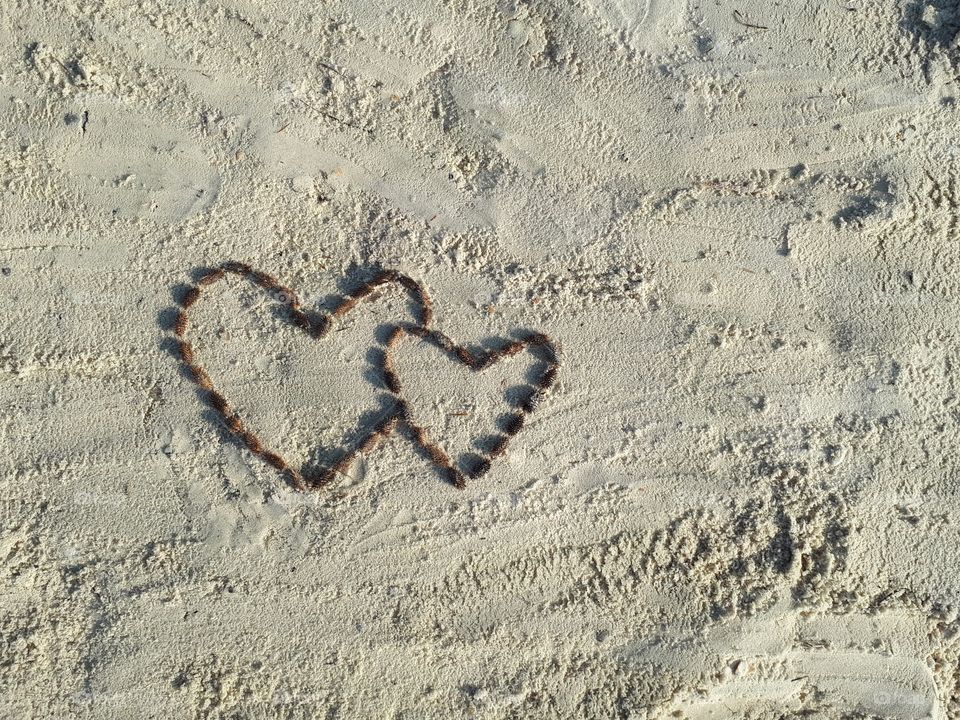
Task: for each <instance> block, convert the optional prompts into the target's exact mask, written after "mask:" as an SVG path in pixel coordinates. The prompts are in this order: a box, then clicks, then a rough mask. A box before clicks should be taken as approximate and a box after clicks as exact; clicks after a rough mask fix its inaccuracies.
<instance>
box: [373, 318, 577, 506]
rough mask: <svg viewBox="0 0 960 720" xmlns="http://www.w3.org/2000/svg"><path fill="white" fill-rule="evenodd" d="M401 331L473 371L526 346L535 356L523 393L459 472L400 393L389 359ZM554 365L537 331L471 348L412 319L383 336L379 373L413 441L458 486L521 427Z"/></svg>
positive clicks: (552, 378) (549, 345)
mask: <svg viewBox="0 0 960 720" xmlns="http://www.w3.org/2000/svg"><path fill="white" fill-rule="evenodd" d="M406 337H417V338H420V339H421V340H424V341H426V342H428V343H430V344H432V345H434V346H436V347H438V348H440V349H441V350H443V351H444V352H445V353H446V354H447V356H448V357H450V358H451V359H452V360H454V361H456V362H458V363H460V364H462V365H465V366H466V367H468V368H470V369H471V370H473V371H474V372H482V371H483V370H486V369H487V368H489V367H491V366H493V365H496V364H497V363H498V362H500V361H501V360H504V359H506V358H509V357H512V356H514V355H516V354H518V353H520V352H523V351H524V350H527V351H530V352H531V353H533V354H534V355H536V356H537V357H538V358H539V360H540V361H541V367H540V369H539V372H537V373H536V374H535V376H534V377H533V378H532V379H531V383H530V384H529V385H528V387H527V389H526V392H525V394H524V397H523V398H522V399H521V400H520V401H519V402H518V403H517V405H516V407H515V409H514V412H512V413H511V414H510V415H509V416H508V417H507V418H506V420H505V421H504V422H503V424H502V426H501V428H500V430H501V432H500V433H498V434H497V436H496V437H495V439H494V440H493V441H492V443H491V444H490V446H489V447H488V448H487V449H486V453H485V454H484V455H477V456H475V459H474V462H473V466H472V467H471V468H470V469H469V470H468V471H467V472H465V473H464V472H463V471H461V470H460V469H459V468H457V467H456V466H455V465H454V463H453V460H452V459H451V458H450V455H449V454H448V453H447V452H446V451H445V450H444V449H443V448H442V447H441V446H440V445H438V444H437V442H436V441H435V440H433V439H431V438H430V436H429V435H428V434H427V431H426V430H425V429H424V428H423V427H422V426H421V425H420V424H418V423H417V421H416V420H415V418H414V413H413V410H412V408H411V407H410V404H409V402H408V401H407V399H406V398H405V397H404V393H403V387H402V385H401V383H400V378H399V376H398V374H397V369H396V366H395V363H394V361H393V352H394V350H395V349H396V347H397V345H399V343H400V342H401V341H402V340H403V339H404V338H406ZM559 369H560V363H559V361H558V359H557V349H556V346H555V345H554V344H553V341H551V340H550V338H548V337H547V336H546V335H544V334H543V333H526V334H525V335H524V336H523V337H521V338H520V339H518V340H513V341H509V342H506V343H505V344H501V346H500V347H499V348H498V349H495V350H483V351H471V350H469V349H468V348H466V347H464V346H463V345H457V344H456V343H455V342H454V341H453V340H451V339H450V338H449V337H447V336H446V335H444V334H443V333H442V332H439V331H437V330H430V329H429V328H427V327H423V326H417V325H399V326H397V327H396V328H394V329H393V331H392V332H391V333H390V337H389V339H388V340H387V349H386V352H385V353H384V367H383V376H384V380H385V381H386V383H387V387H388V388H390V391H391V392H392V393H393V394H394V395H396V396H397V399H398V406H399V413H400V418H401V419H402V420H403V421H404V423H405V424H406V425H407V427H409V428H410V433H411V435H412V436H413V440H414V442H416V443H417V445H419V446H420V448H421V449H422V450H423V451H424V452H425V453H426V454H427V456H428V457H429V458H430V459H431V460H432V461H433V463H434V464H435V465H436V466H437V467H438V468H439V469H440V470H442V471H443V472H444V474H445V475H446V476H447V479H448V480H449V481H450V482H451V483H452V484H453V485H455V486H456V487H458V488H463V487H466V484H467V479H468V478H471V479H475V478H478V477H480V476H482V475H483V474H484V473H486V472H487V471H488V470H489V469H490V463H491V461H492V460H494V459H495V458H498V457H500V456H501V455H503V454H504V453H505V452H506V450H507V446H508V445H509V444H510V440H511V439H512V438H513V437H514V436H515V435H516V434H517V433H519V432H520V431H521V430H522V429H523V426H524V424H525V423H526V420H527V416H528V415H530V413H532V412H533V411H534V410H536V408H537V406H538V405H539V404H540V402H541V400H542V399H543V397H544V395H545V394H546V392H547V390H549V389H550V386H551V385H553V383H554V382H556V379H557V373H558V371H559Z"/></svg>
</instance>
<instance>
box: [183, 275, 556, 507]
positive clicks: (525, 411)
mask: <svg viewBox="0 0 960 720" xmlns="http://www.w3.org/2000/svg"><path fill="white" fill-rule="evenodd" d="M228 275H238V276H240V277H244V278H246V279H247V280H249V281H250V282H252V283H253V284H254V285H257V286H259V287H260V288H262V289H263V290H264V291H265V292H268V293H271V294H272V296H273V297H274V298H275V299H278V302H281V303H282V304H284V305H285V306H286V309H287V318H288V320H289V322H291V323H292V324H293V325H295V326H296V327H298V328H300V329H301V330H303V331H304V332H306V333H307V334H308V335H310V336H312V337H313V338H315V339H317V340H320V339H323V338H324V337H326V336H327V335H328V333H329V332H330V330H331V328H332V326H333V322H334V321H335V320H338V319H340V318H342V317H343V316H345V315H346V314H347V313H349V312H350V311H351V310H353V309H354V308H355V307H356V306H357V305H358V304H359V303H360V302H362V301H363V300H364V299H366V298H368V297H370V296H371V295H372V294H373V293H374V292H375V291H376V290H377V289H378V288H380V287H383V286H387V285H392V284H396V285H400V286H401V287H403V288H404V289H406V290H407V291H408V292H409V294H410V295H411V297H412V298H413V300H414V302H415V304H416V305H417V314H418V315H419V321H420V324H419V325H412V324H405V325H398V326H396V327H394V328H393V329H392V330H391V332H390V335H389V340H388V343H387V348H386V351H385V352H384V353H383V367H382V368H381V370H382V372H383V378H384V381H385V382H386V384H387V387H388V389H389V390H390V391H391V392H392V393H393V394H394V395H395V396H396V404H395V407H394V409H393V410H391V411H389V412H388V413H387V414H386V415H385V416H381V418H380V420H379V421H378V422H376V423H374V424H373V425H372V426H369V427H366V428H363V427H361V428H359V429H358V433H357V434H358V435H359V436H360V439H359V440H358V441H357V442H356V443H355V444H354V446H353V447H352V448H351V449H348V450H346V451H344V452H343V453H342V455H341V458H340V460H339V461H338V462H337V463H336V464H335V465H333V466H330V467H324V468H323V469H322V470H320V471H319V472H317V471H307V470H306V468H301V469H300V470H297V469H295V468H294V467H292V466H291V465H290V463H289V462H287V460H286V459H284V458H283V457H282V456H281V455H279V454H278V453H277V452H275V451H274V450H271V449H269V448H267V447H265V446H264V445H263V443H262V442H261V441H260V439H259V438H258V437H257V435H256V434H255V433H253V432H251V431H250V430H249V429H248V428H247V426H246V423H245V422H244V420H243V419H242V418H241V417H240V416H239V414H238V413H237V412H236V410H235V409H234V408H233V406H232V405H231V404H230V402H229V401H228V400H227V398H226V397H224V395H223V394H222V393H221V392H220V391H219V390H218V389H216V388H215V387H214V384H213V381H212V380H211V379H210V376H209V375H208V374H207V372H206V370H204V368H203V367H202V366H201V365H200V364H199V363H198V362H197V360H196V357H195V354H194V350H193V345H192V344H191V343H190V341H189V340H187V337H186V334H187V329H188V327H189V323H190V317H189V313H190V308H191V307H193V306H194V305H195V304H196V303H197V302H198V301H199V300H200V298H201V297H202V294H203V291H204V290H205V289H206V288H208V287H210V286H211V285H214V284H215V283H217V282H219V281H220V280H222V279H223V278H225V277H227V276H228ZM432 316H433V306H432V303H431V302H430V298H429V296H428V295H427V293H426V291H425V290H424V288H423V286H421V285H420V284H419V283H418V282H416V281H415V280H413V279H411V278H409V277H407V276H406V275H403V274H401V273H399V272H397V271H395V270H384V271H382V272H381V273H379V274H378V275H377V276H376V277H375V278H374V279H373V280H371V281H370V282H368V283H366V284H364V285H362V286H361V287H359V288H358V289H357V290H355V291H354V292H353V293H352V294H350V295H347V296H345V297H344V298H342V299H341V300H340V302H339V303H337V305H336V306H335V307H334V309H333V310H332V311H331V312H330V313H329V314H328V315H322V314H317V315H308V314H307V313H306V312H304V310H303V307H302V304H301V302H300V299H299V298H298V297H297V295H296V293H294V292H293V291H292V290H291V289H289V288H287V287H285V286H284V285H282V284H280V282H279V281H278V280H277V279H276V278H274V277H272V276H271V275H268V274H267V273H264V272H261V271H259V270H254V269H253V268H252V267H250V266H249V265H246V264H244V263H239V262H227V263H224V264H223V265H221V266H220V267H219V268H216V269H214V270H210V271H207V272H205V273H204V274H203V275H201V276H200V277H199V278H198V279H197V281H196V284H194V285H193V286H192V287H190V288H189V289H188V290H187V291H186V293H185V294H184V296H183V299H182V300H181V302H180V310H179V312H178V314H177V317H176V320H175V322H174V327H173V330H174V334H175V336H176V339H177V347H178V349H179V352H180V358H181V359H182V361H183V363H184V365H186V367H187V370H188V371H189V373H190V376H191V377H192V379H193V381H194V382H195V383H196V384H197V385H198V386H199V387H200V389H201V391H202V393H203V398H204V400H205V401H206V402H207V404H209V405H210V407H212V408H213V410H214V411H216V413H217V414H218V415H219V416H220V418H221V420H222V421H223V423H224V425H225V426H226V427H227V429H228V430H230V432H231V433H233V435H234V436H236V437H237V438H238V439H239V440H240V441H241V442H242V443H243V444H244V445H245V446H246V447H247V449H248V450H250V452H252V453H253V454H254V455H257V456H259V457H261V458H262V459H263V460H264V461H266V462H267V463H268V464H270V465H272V466H273V467H275V468H276V469H278V470H280V471H281V472H282V473H283V474H284V475H285V476H286V478H287V480H288V482H289V483H290V484H291V485H292V486H293V487H294V488H295V489H297V490H312V489H318V488H321V487H324V486H326V485H329V484H330V483H331V482H332V481H333V480H334V479H335V478H336V476H337V475H338V474H346V472H347V470H349V468H350V465H351V464H352V463H353V461H354V460H356V459H357V457H359V456H360V455H362V454H364V453H367V452H369V451H370V450H372V449H373V448H374V447H375V446H376V445H377V444H379V443H380V441H382V440H383V439H385V438H386V437H388V436H389V435H391V434H392V433H393V431H394V430H395V429H396V428H397V426H398V424H401V423H402V424H404V425H406V426H407V428H408V429H409V431H410V434H411V436H412V439H413V440H414V442H415V443H416V444H417V445H418V446H419V447H420V448H421V450H422V451H423V452H425V453H426V455H427V456H428V457H429V458H430V459H431V460H432V461H433V463H434V464H435V465H436V466H437V468H438V469H439V470H441V471H442V472H443V473H444V474H445V476H446V478H447V479H448V480H449V481H450V482H451V483H452V484H453V485H455V486H456V487H458V488H463V487H465V485H466V480H467V478H468V477H469V478H478V477H480V476H482V475H483V474H484V473H486V472H487V470H489V468H490V461H491V460H493V459H494V458H496V457H499V456H500V455H502V454H503V453H504V452H505V451H506V449H507V445H508V444H509V442H510V439H511V438H512V437H513V436H515V435H516V434H517V433H518V432H519V431H520V430H521V429H522V428H523V425H524V423H525V421H526V418H527V415H529V414H530V413H531V412H533V410H534V409H535V408H536V407H537V405H538V404H539V402H540V400H541V399H542V398H543V395H544V393H545V392H546V391H547V389H548V388H549V387H550V386H551V385H552V384H553V383H554V381H555V380H556V377H557V371H558V369H559V362H558V360H557V353H556V348H555V346H554V345H553V343H552V341H551V340H550V339H549V338H548V337H547V336H546V335H543V334H542V333H528V334H526V335H525V336H523V338H522V339H520V340H514V341H511V342H508V343H506V344H505V345H503V346H501V347H500V349H498V350H492V351H483V352H471V351H470V350H468V349H467V348H465V347H463V346H460V345H457V344H455V343H454V342H453V341H452V340H450V338H448V337H447V336H446V335H444V334H443V333H441V332H437V331H434V330H431V329H430V327H429V326H430V322H431V320H432ZM407 336H414V337H419V338H421V339H423V340H426V341H428V342H431V343H433V344H434V345H436V346H437V347H439V348H441V349H443V350H445V351H446V352H447V353H448V354H449V355H451V356H452V357H453V358H455V359H456V360H457V361H458V362H460V363H462V364H464V365H466V366H467V367H469V368H470V369H471V370H474V371H477V372H479V371H482V370H483V369H485V368H487V367H490V366H491V365H493V364H495V363H497V362H498V361H499V360H502V359H504V358H507V357H510V356H512V355H516V354H517V353H519V352H522V351H523V350H529V351H531V352H533V353H534V354H536V355H537V356H539V358H540V359H541V361H542V362H543V367H542V370H541V372H540V373H539V374H538V375H537V376H536V377H535V378H534V380H533V382H532V385H531V386H530V388H529V393H528V394H527V396H526V397H525V399H524V400H522V401H521V402H520V403H519V405H518V406H517V409H516V411H515V412H514V413H513V414H512V415H511V416H510V418H509V420H508V421H507V422H506V423H505V424H504V427H503V428H502V429H503V433H502V434H501V435H499V436H498V438H497V439H496V441H495V442H494V444H493V445H492V446H491V447H490V448H489V449H488V451H487V453H486V455H485V456H484V457H479V459H478V461H477V462H476V463H475V464H474V466H473V467H472V468H471V469H470V470H469V471H468V472H467V473H463V472H461V471H460V470H459V469H457V468H456V467H455V466H454V464H453V462H452V461H451V460H450V457H449V456H448V455H447V453H446V452H444V450H443V449H441V448H440V446H439V445H437V444H436V443H435V442H434V441H433V440H431V439H430V438H429V437H428V435H427V433H426V431H425V430H424V429H423V428H422V427H420V426H419V425H418V424H417V423H416V422H415V420H414V417H413V413H412V411H411V408H410V406H409V403H408V401H407V400H406V399H405V398H404V397H403V396H402V392H401V387H400V381H399V378H398V377H397V373H396V371H395V369H394V366H393V357H392V355H391V352H392V350H393V348H394V347H395V346H396V345H397V343H399V342H400V341H401V340H402V339H403V338H404V337H407Z"/></svg>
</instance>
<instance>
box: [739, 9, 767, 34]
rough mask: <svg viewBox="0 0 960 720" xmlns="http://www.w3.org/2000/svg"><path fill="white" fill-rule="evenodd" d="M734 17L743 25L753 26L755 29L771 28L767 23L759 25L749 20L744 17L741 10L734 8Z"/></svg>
mask: <svg viewBox="0 0 960 720" xmlns="http://www.w3.org/2000/svg"><path fill="white" fill-rule="evenodd" d="M733 19H734V20H736V21H737V22H738V23H740V24H741V25H743V26H744V27H748V28H753V29H755V30H769V29H770V28H768V27H767V26H766V25H757V24H756V23H752V22H750V21H749V20H747V19H746V18H744V16H743V14H742V13H741V12H740V11H739V10H734V11H733Z"/></svg>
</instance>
